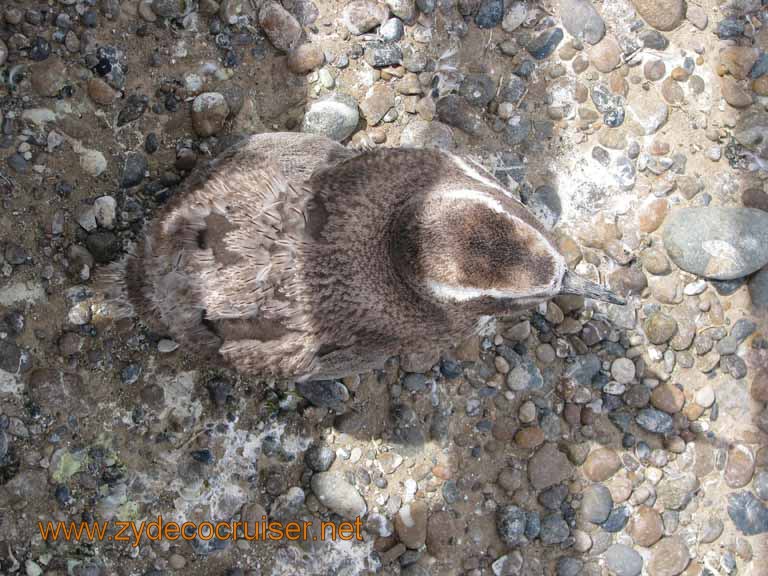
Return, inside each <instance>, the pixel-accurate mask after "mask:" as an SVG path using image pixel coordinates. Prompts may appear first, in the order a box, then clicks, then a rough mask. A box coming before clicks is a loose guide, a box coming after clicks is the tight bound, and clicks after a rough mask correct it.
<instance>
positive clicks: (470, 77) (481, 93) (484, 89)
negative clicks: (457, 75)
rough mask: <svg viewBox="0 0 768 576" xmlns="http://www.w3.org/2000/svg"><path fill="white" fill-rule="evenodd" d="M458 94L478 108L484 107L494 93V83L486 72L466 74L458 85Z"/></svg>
mask: <svg viewBox="0 0 768 576" xmlns="http://www.w3.org/2000/svg"><path fill="white" fill-rule="evenodd" d="M459 94H461V95H462V96H463V97H464V99H465V100H466V101H467V102H469V103H470V104H472V106H477V107H479V108H484V107H485V106H487V105H488V103H489V102H490V101H491V100H493V97H494V96H495V95H496V83H495V82H494V81H493V78H491V77H490V76H488V75H487V74H467V76H465V77H464V80H463V81H462V83H461V86H460V87H459Z"/></svg>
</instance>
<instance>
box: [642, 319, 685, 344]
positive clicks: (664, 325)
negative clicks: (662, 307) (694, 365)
mask: <svg viewBox="0 0 768 576" xmlns="http://www.w3.org/2000/svg"><path fill="white" fill-rule="evenodd" d="M643 328H644V329H645V333H646V335H647V336H648V340H650V342H651V344H665V343H666V342H669V341H670V340H671V339H672V337H673V336H674V335H675V334H676V333H677V322H676V321H675V319H674V318H672V317H671V316H669V315H668V314H665V313H664V312H654V313H653V314H651V315H650V316H649V317H648V318H647V319H646V320H645V322H644V324H643Z"/></svg>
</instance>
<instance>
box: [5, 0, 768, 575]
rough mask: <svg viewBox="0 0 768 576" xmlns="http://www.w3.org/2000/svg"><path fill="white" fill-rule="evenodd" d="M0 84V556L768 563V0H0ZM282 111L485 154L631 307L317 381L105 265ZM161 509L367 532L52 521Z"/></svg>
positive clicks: (37, 570) (577, 311)
mask: <svg viewBox="0 0 768 576" xmlns="http://www.w3.org/2000/svg"><path fill="white" fill-rule="evenodd" d="M0 80H1V81H2V83H0V201H1V202H2V210H1V211H0V574H9V575H10V574H26V575H28V576H37V575H40V574H45V575H51V576H53V575H64V574H71V575H75V576H85V575H88V576H97V575H104V576H106V575H112V574H119V575H125V576H128V575H147V576H149V575H155V576H157V575H161V574H177V573H178V574H193V575H208V574H210V575H220V574H222V575H228V576H236V575H244V574H245V575H250V576H254V575H259V574H263V575H264V576H268V575H275V576H277V575H295V574H312V575H315V574H317V575H346V576H353V575H358V574H370V573H378V574H385V575H397V574H402V575H404V576H424V575H441V576H442V575H454V574H462V575H467V576H481V575H489V574H493V575H495V576H503V575H518V574H521V575H522V574H524V575H531V576H535V575H557V576H576V575H581V574H584V575H595V576H596V575H603V574H609V575H615V576H639V575H641V574H645V575H648V576H676V575H679V574H683V575H685V576H699V575H702V576H703V575H712V576H714V575H726V574H727V575H730V574H738V575H751V576H764V575H765V574H766V570H767V569H766V566H767V565H768V441H767V439H768V409H767V408H766V402H768V320H767V319H766V318H768V250H767V249H766V246H768V184H766V182H768V180H767V179H766V177H767V175H768V8H766V6H765V1H764V0H763V2H762V3H761V1H760V0H729V1H725V0H719V1H716V0H697V1H696V2H695V3H694V2H693V1H689V2H688V3H687V5H686V4H685V3H684V2H683V0H602V1H599V0H594V1H593V2H590V0H559V1H555V0H542V1H539V2H535V1H532V0H531V1H528V2H525V1H519V0H507V2H503V0H458V2H453V1H452V0H439V1H436V0H415V2H414V0H388V1H387V2H386V3H379V2H375V1H374V0H353V1H352V2H351V3H348V4H346V3H337V2H335V1H333V0H329V1H325V0H317V1H313V0H285V1H284V2H283V4H278V3H276V2H272V1H264V2H258V1H255V2H247V1H245V0H223V1H222V2H221V3H218V2H217V0H199V1H195V0H184V1H178V0H139V1H137V0H122V1H121V0H85V1H83V0H58V1H55V0H49V1H48V2H40V1H38V0H4V1H3V2H2V3H0ZM265 131H305V132H315V133H322V134H326V135H327V136H329V137H331V138H334V139H336V140H339V141H342V142H344V143H347V144H348V145H349V146H354V147H375V146H398V145H400V146H437V147H442V148H446V149H450V150H452V151H455V152H458V153H461V154H465V155H467V156H470V157H471V158H473V159H475V160H476V161H478V162H480V163H482V164H483V165H484V166H486V167H487V168H488V169H489V170H491V171H493V172H494V173H495V174H496V176H497V177H498V178H499V179H500V180H502V181H503V182H505V183H506V184H507V185H508V187H509V188H510V190H512V191H513V192H515V193H516V194H519V196H520V198H521V199H522V200H523V201H524V202H525V203H526V204H527V205H528V206H529V207H530V208H531V209H532V210H533V211H534V212H535V213H536V214H537V215H538V216H539V218H541V220H542V221H543V222H544V223H545V224H546V225H547V226H548V227H549V228H552V229H553V231H554V233H555V235H556V237H557V238H558V240H559V243H560V246H561V249H562V251H563V253H564V254H565V255H566V257H567V260H568V262H569V265H570V266H571V267H572V268H574V269H575V270H576V271H577V272H578V273H580V274H582V275H584V276H587V277H589V278H591V279H592V280H595V281H600V282H603V283H605V284H608V285H610V286H611V287H612V288H613V289H614V290H616V291H618V292H620V293H622V294H624V295H626V296H627V298H628V304H627V305H626V306H612V305H603V304H598V303H595V302H592V301H586V302H585V301H584V300H583V299H581V298H576V297H560V298H557V299H555V300H554V301H553V302H550V303H548V304H546V305H544V306H542V307H540V308H537V309H535V310H532V311H530V312H529V313H527V314H525V315H523V316H522V317H519V318H507V319H500V320H499V322H498V323H497V324H496V325H495V326H492V327H491V328H490V329H489V331H488V333H487V334H485V335H481V336H478V337H475V338H472V339H470V340H469V341H467V342H464V343H461V344H460V345H458V346H457V347H456V348H455V349H453V350H444V351H440V353H439V354H438V353H435V355H434V357H431V358H424V357H421V358H416V357H406V358H401V359H399V360H398V359H392V360H390V361H389V363H388V364H387V365H386V366H385V367H383V369H382V370H381V371H378V372H376V373H369V374H361V375H359V376H356V377H352V378H347V379H345V380H344V381H343V382H315V383H310V384H305V385H294V384H293V383H283V382H278V383H264V382H260V381H259V380H257V379H253V378H245V377H242V376H240V375H238V374H235V373H233V372H231V371H228V370H226V369H223V368H221V367H218V366H201V365H200V363H199V362H196V360H195V358H194V357H190V356H188V355H187V354H185V351H184V350H183V349H181V348H178V347H177V346H176V344H175V343H174V342H173V341H171V340H168V339H167V338H166V337H165V336H166V335H163V334H154V333H150V332H148V331H147V330H146V329H145V328H144V327H142V326H140V325H138V324H137V323H135V322H133V321H125V320H121V321H114V320H112V319H111V318H110V317H109V311H108V310H107V309H105V308H104V307H103V306H100V305H99V304H98V297H97V295H94V294H93V292H92V287H91V275H92V273H93V272H94V271H95V270H96V269H97V268H98V266H99V265H102V264H105V263H107V262H110V261H112V260H115V259H117V258H119V257H120V255H121V254H122V253H123V252H124V251H125V250H126V249H127V248H128V247H129V246H130V244H131V242H132V241H133V240H135V239H136V238H137V236H138V235H139V234H141V230H142V226H143V224H144V222H145V221H146V220H148V219H149V218H151V217H152V215H153V213H155V211H156V210H157V209H158V207H159V206H161V205H162V204H163V203H164V202H166V201H167V200H168V199H169V198H170V197H171V196H172V195H173V194H174V193H175V190H176V188H177V186H178V184H179V183H180V182H181V181H182V180H183V178H184V177H185V176H186V175H187V174H188V173H189V171H190V170H191V169H192V168H193V167H194V166H195V164H196V162H198V160H202V159H204V158H207V157H210V156H211V155H214V154H216V153H217V151H219V150H221V149H222V148H224V147H225V146H226V145H227V144H228V143H229V142H231V141H232V139H233V138H235V137H237V135H238V134H249V133H258V132H265ZM761 270H762V271H761ZM159 515H160V516H162V517H163V519H164V521H177V522H179V523H181V522H183V521H195V522H201V521H205V520H207V521H231V520H246V521H253V520H257V519H260V518H261V517H262V516H263V515H266V516H268V517H269V519H270V520H277V521H284V522H285V521H290V520H311V521H313V522H315V523H317V522H319V521H321V520H332V521H337V522H338V521H341V520H342V519H343V518H354V517H356V516H361V517H362V518H363V525H364V530H363V536H364V537H363V540H362V541H351V542H341V541H337V542H321V541H319V540H317V541H315V540H311V539H310V540H308V541H301V542H287V541H276V542H264V541H261V542H245V541H239V542H232V541H230V540H218V539H215V538H214V539H212V540H208V541H204V540H201V539H196V540H193V541H182V540H179V541H175V542H172V541H168V540H160V541H148V540H144V541H142V542H141V543H140V545H139V546H137V547H132V546H131V545H130V544H128V543H125V542H117V541H114V540H111V541H110V540H108V539H107V540H104V541H100V542H90V541H81V542H64V541H58V542H50V541H49V542H46V541H44V540H43V539H42V538H41V536H40V533H39V531H38V528H37V522H38V521H44V522H46V521H49V520H51V521H55V520H63V521H81V520H85V521H93V520H98V521H105V520H113V521H114V520H135V521H141V520H146V521H151V520H154V519H156V518H157V516H159ZM111 530H112V529H111ZM111 533H112V534H113V535H114V533H115V530H112V532H111Z"/></svg>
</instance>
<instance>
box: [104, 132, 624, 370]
mask: <svg viewBox="0 0 768 576" xmlns="http://www.w3.org/2000/svg"><path fill="white" fill-rule="evenodd" d="M101 284H102V287H103V288H102V290H103V292H104V295H105V298H106V299H107V300H108V301H110V302H112V303H113V304H114V305H115V306H114V309H115V310H116V316H117V317H121V316H138V317H139V318H140V319H141V320H142V321H143V322H144V323H145V324H146V325H147V327H148V328H150V329H151V330H153V331H155V332H157V333H160V334H167V335H170V336H171V337H172V338H173V339H175V340H176V341H177V342H178V343H179V344H180V345H181V346H183V347H184V348H185V349H186V350H187V351H188V352H190V353H191V354H193V355H195V356H197V357H200V358H203V359H207V360H208V361H211V362H221V361H223V362H224V363H226V364H228V365H230V366H231V367H234V368H235V369H236V370H238V371H240V372H243V373H246V374H251V375H257V376H260V377H264V378H273V379H290V380H294V381H306V380H320V379H335V378H343V377H345V376H348V375H352V374H357V373H361V372H365V371H368V370H372V369H376V368H381V367H382V366H383V364H384V363H385V361H386V360H387V359H388V358H390V357H392V356H397V355H400V354H404V353H420V352H428V351H429V350H434V349H446V348H448V347H450V346H452V345H454V344H456V343H457V342H459V341H461V340H463V339H464V338H466V337H468V336H470V335H472V334H473V333H474V332H476V331H478V330H479V327H481V326H483V325H484V323H487V320H488V319H489V318H492V317H496V316H499V315H505V316H506V315H510V314H514V313H517V312H519V311H521V310H524V309H527V308H531V307H533V306H536V305H537V304H539V303H541V302H544V301H547V300H548V299H551V298H553V297H554V296H557V295H559V294H581V295H584V296H587V297H590V298H595V299H599V300H604V301H607V302H611V303H617V304H620V303H622V301H621V299H620V298H618V297H617V296H615V295H614V294H612V293H611V292H610V291H608V290H606V289H605V288H603V287H601V286H600V285H598V284H595V283H592V282H590V281H587V280H585V279H583V278H580V277H578V276H576V275H574V274H573V273H572V272H570V271H569V270H568V268H567V266H566V263H565V259H564V257H563V255H562V254H561V253H560V252H559V250H558V248H557V244H556V243H555V241H554V240H553V238H552V237H551V235H550V234H549V232H548V231H547V230H546V229H545V228H544V227H543V226H542V224H541V223H540V222H539V221H538V220H537V219H536V218H535V217H534V215H533V214H532V213H531V212H530V211H529V210H528V209H527V208H526V207H525V206H524V205H523V204H522V203H521V202H520V201H518V200H517V199H516V198H515V197H514V196H513V195H512V194H511V193H510V192H509V191H508V190H507V189H506V188H504V186H503V185H502V184H501V183H500V182H499V181H498V180H496V179H495V178H494V177H493V176H492V175H491V174H489V173H487V172H485V171H484V170H483V169H482V168H481V167H479V166H477V165H475V164H473V163H472V162H470V161H469V160H466V159H464V158H462V157H460V156H458V155H454V154H451V153H449V152H446V151H442V150H438V149H418V148H400V149H398V148H387V149H378V150H373V151H360V150H357V151H356V150H350V149H347V148H345V147H344V146H342V145H340V144H338V143H337V142H334V141H332V140H329V139H327V138H325V137H323V136H319V135H311V134H300V133H268V134H259V135H255V136H251V137H249V138H246V139H244V140H243V141H241V142H240V143H238V144H235V145H233V146H232V147H231V148H229V149H227V150H226V151H225V152H223V153H222V154H221V155H220V156H219V157H217V158H216V159H214V160H212V161H211V162H209V163H208V164H206V165H204V166H201V167H199V168H197V169H196V170H194V171H193V172H192V174H190V176H189V177H188V178H187V179H186V180H185V181H184V183H183V184H182V187H181V189H180V190H179V191H178V192H177V194H176V195H175V196H174V197H173V198H172V199H171V200H170V201H169V203H168V204H167V205H165V206H164V207H163V208H162V209H161V211H160V212H159V214H157V216H156V217H155V218H154V219H153V220H152V221H151V222H149V223H148V224H147V225H146V227H145V230H144V232H143V234H142V237H141V238H140V240H139V241H138V242H137V244H136V245H135V246H134V248H133V249H132V250H131V251H130V253H129V254H128V255H127V256H126V257H125V258H124V259H123V260H122V261H121V262H119V263H116V264H113V265H112V266H111V267H110V268H108V269H106V270H105V271H104V272H103V274H102V280H101Z"/></svg>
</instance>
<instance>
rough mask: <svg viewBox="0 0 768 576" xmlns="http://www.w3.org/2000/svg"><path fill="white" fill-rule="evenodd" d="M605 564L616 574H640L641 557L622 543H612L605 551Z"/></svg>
mask: <svg viewBox="0 0 768 576" xmlns="http://www.w3.org/2000/svg"><path fill="white" fill-rule="evenodd" d="M605 564H606V566H607V567H608V569H609V570H610V571H611V572H612V573H613V574H615V575H616V576H640V573H641V572H642V571H643V557H642V556H641V555H640V554H639V553H638V552H637V551H636V550H634V549H633V548H630V547H629V546H626V545H624V544H613V545H612V546H611V547H610V548H608V550H606V552H605Z"/></svg>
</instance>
